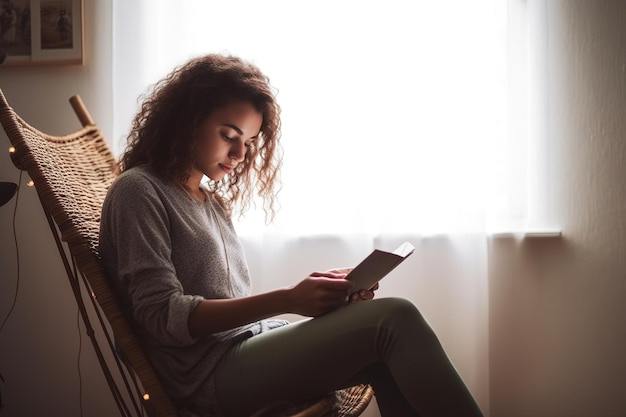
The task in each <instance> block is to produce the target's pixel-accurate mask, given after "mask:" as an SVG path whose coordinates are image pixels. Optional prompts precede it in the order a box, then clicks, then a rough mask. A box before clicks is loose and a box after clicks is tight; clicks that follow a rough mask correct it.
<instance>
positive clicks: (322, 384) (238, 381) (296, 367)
mask: <svg viewBox="0 0 626 417" xmlns="http://www.w3.org/2000/svg"><path fill="white" fill-rule="evenodd" d="M393 302H394V301H393V299H379V300H371V301H367V302H361V303H358V304H354V305H349V306H346V307H344V308H341V309H339V310H336V311H334V312H332V313H330V314H327V315H324V316H321V317H317V318H314V319H307V320H302V321H299V322H296V323H293V324H290V325H287V326H284V327H280V328H278V329H274V330H271V331H269V332H266V333H263V334H260V335H257V336H254V337H252V338H250V339H247V340H245V341H243V342H242V343H240V344H238V345H236V346H235V347H233V348H232V349H231V350H230V351H229V352H228V353H227V354H226V356H225V357H224V359H223V360H222V362H221V363H220V365H219V366H218V368H217V370H216V374H215V375H216V380H215V382H216V387H217V394H218V398H219V401H220V406H221V408H222V409H223V410H224V412H225V413H227V414H229V415H243V414H249V413H250V412H252V411H254V410H256V409H258V408H260V407H262V406H263V405H266V404H268V403H271V402H274V401H278V400H289V401H302V400H305V399H308V398H311V397H314V396H321V395H323V394H325V393H327V392H330V391H332V390H335V389H338V388H340V387H343V386H346V384H348V383H349V382H351V379H352V380H353V378H354V377H355V376H356V375H357V374H359V373H360V372H361V371H363V370H364V369H365V368H367V367H368V366H369V365H371V364H373V363H375V362H377V361H379V360H380V358H379V355H378V346H377V334H378V329H379V322H380V320H381V317H385V316H386V315H387V311H388V309H389V308H393V307H392V305H393ZM241 398H245V399H246V401H241Z"/></svg>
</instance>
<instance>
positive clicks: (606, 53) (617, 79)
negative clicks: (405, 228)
mask: <svg viewBox="0 0 626 417" xmlns="http://www.w3.org/2000/svg"><path fill="white" fill-rule="evenodd" d="M547 6H548V45H547V52H548V67H549V75H548V92H547V93H548V109H549V114H548V122H549V134H548V138H549V144H550V148H549V152H548V162H549V178H545V179H544V180H545V181H547V182H548V189H549V193H548V195H549V196H550V201H549V203H550V206H551V217H552V218H553V219H555V220H556V221H557V223H559V224H561V225H562V230H563V234H564V235H563V238H562V239H553V240H544V241H537V240H535V241H523V242H519V241H515V240H511V239H495V240H493V241H492V242H491V249H490V258H491V271H492V273H491V276H490V288H489V290H490V322H491V325H490V354H491V356H490V380H491V389H490V396H491V415H492V416H494V417H518V416H519V417H522V416H533V417H588V416H602V417H621V416H624V415H626V396H625V395H624V394H625V391H624V389H625V387H626V372H625V371H626V354H625V353H624V352H626V261H625V260H624V259H626V257H625V256H624V250H625V248H626V227H625V226H626V220H625V219H626V181H625V179H626V163H625V162H626V160H625V157H626V141H625V136H626V117H625V113H624V112H625V109H626V2H624V1H620V0H613V1H610V0H599V1H585V0H576V1H573V0H550V1H547Z"/></svg>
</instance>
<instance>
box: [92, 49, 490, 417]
mask: <svg viewBox="0 0 626 417" xmlns="http://www.w3.org/2000/svg"><path fill="white" fill-rule="evenodd" d="M279 115H280V108H279V106H278V104H277V103H276V101H275V97H274V94H273V92H272V89H271V87H270V84H269V81H268V79H267V78H266V77H265V76H264V75H263V74H262V73H261V72H260V71H259V70H258V69H257V68H256V67H255V66H253V65H251V64H249V63H246V62H244V61H242V60H240V59H238V58H236V57H229V56H221V55H208V56H203V57H199V58H196V59H193V60H191V61H189V62H188V63H186V64H185V65H183V66H182V67H180V68H177V69H176V70H174V71H173V72H172V73H171V74H169V76H167V77H166V78H165V79H163V80H162V81H160V82H159V83H157V84H156V85H155V86H154V87H153V90H152V91H151V94H150V95H148V96H147V98H146V99H145V101H144V102H143V105H142V107H141V110H140V111H139V113H138V114H137V116H136V117H135V119H134V121H133V126H132V130H131V133H130V135H129V145H128V148H127V149H126V151H125V153H124V154H123V156H122V157H121V159H120V169H121V175H120V176H119V178H118V179H117V180H116V181H115V183H114V184H113V185H112V186H111V189H110V191H109V193H108V195H107V198H106V201H105V204H104V207H103V211H102V223H101V235H100V251H101V254H102V259H103V262H104V266H105V269H106V271H107V275H108V276H109V277H110V279H111V280H112V282H113V285H114V287H115V288H116V291H117V292H118V293H119V296H120V299H121V300H122V304H123V307H124V308H125V309H126V310H127V311H128V313H129V315H130V316H131V317H132V321H133V323H134V324H135V327H136V331H137V332H138V334H139V337H140V340H141V341H142V343H143V345H144V348H145V350H146V351H147V353H148V355H149V358H150V360H151V362H152V364H153V366H154V367H155V369H156V371H157V373H158V374H159V377H160V379H161V381H162V383H163V385H164V387H165V389H166V390H167V391H168V393H169V395H170V396H171V397H172V398H173V399H174V401H175V403H176V404H177V406H178V407H179V408H180V409H181V410H185V411H188V412H195V413H198V414H202V415H225V416H245V415H250V414H252V413H253V412H254V411H256V410H258V409H260V408H262V407H264V406H266V405H267V404H270V403H273V402H276V401H281V400H285V401H304V400H308V399H310V398H315V397H319V396H322V395H324V394H325V393H328V392H331V391H333V390H336V389H339V388H342V387H346V386H350V385H354V384H357V383H370V384H372V386H373V387H374V390H375V393H376V398H377V402H378V405H379V408H380V410H381V414H382V415H383V416H395V417H397V416H403V415H406V416H418V415H419V416H422V417H427V416H461V415H462V416H465V417H472V416H481V415H482V414H481V412H480V410H479V409H478V407H477V405H476V403H475V402H474V400H473V398H472V397H471V395H470V394H469V392H468V391H467V389H466V387H465V386H464V384H463V383H462V381H461V379H460V378H459V376H458V374H457V373H456V371H455V369H454V367H453V366H452V365H451V364H450V362H449V360H448V358H447V357H446V354H445V352H444V351H443V349H442V347H441V345H440V344H439V342H438V340H437V338H436V336H435V335H434V334H433V332H432V330H431V329H430V327H429V326H428V324H427V323H426V322H425V320H424V319H423V318H422V317H421V315H420V314H419V312H418V310H417V309H416V308H415V306H414V305H413V304H411V303H410V302H408V301H407V300H404V299H400V298H386V299H380V300H372V298H373V296H374V293H373V291H359V292H355V293H352V292H351V287H352V284H351V283H350V282H349V281H347V280H345V279H344V277H345V273H346V272H347V271H346V270H335V271H330V272H314V273H312V274H310V275H309V276H308V277H305V278H304V279H302V280H301V281H299V282H298V283H297V284H295V285H293V286H291V287H288V288H280V289H277V290H274V291H270V292H266V293H262V294H256V295H250V276H249V274H248V269H247V266H246V261H245V258H244V253H243V250H242V247H241V244H240V242H239V240H238V238H237V236H236V234H235V231H234V228H233V225H232V223H231V213H233V212H234V211H239V212H242V211H244V210H245V209H246V208H248V207H249V204H250V200H251V198H252V197H253V195H255V194H256V195H259V196H260V197H261V198H262V199H263V201H264V207H265V209H266V213H267V214H268V216H269V217H270V218H271V217H272V216H273V214H274V201H275V189H276V188H277V182H278V171H279V167H280V162H281V155H280V152H279V136H280V118H279ZM203 178H208V182H207V183H205V182H203ZM282 313H297V314H301V315H304V316H308V317H313V318H312V319H308V320H302V321H299V322H296V323H294V324H287V323H286V322H285V321H282V320H275V319H272V318H271V317H273V316H276V315H278V314H282ZM242 399H245V400H242Z"/></svg>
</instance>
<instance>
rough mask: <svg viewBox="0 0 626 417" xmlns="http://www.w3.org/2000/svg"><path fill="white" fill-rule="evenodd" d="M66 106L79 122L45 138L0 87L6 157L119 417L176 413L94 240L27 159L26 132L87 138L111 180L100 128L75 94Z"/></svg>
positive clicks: (66, 139)
mask: <svg viewBox="0 0 626 417" xmlns="http://www.w3.org/2000/svg"><path fill="white" fill-rule="evenodd" d="M70 104H71V106H72V108H73V109H74V112H75V113H76V115H77V117H78V119H79V121H80V123H81V124H82V128H80V129H78V130H76V131H74V132H72V133H70V134H67V135H64V136H51V135H48V134H45V133H43V132H41V131H39V130H37V129H35V128H34V127H32V126H31V125H29V124H28V123H27V122H26V121H24V120H23V119H22V118H21V117H20V116H19V115H18V114H17V113H16V112H15V111H14V110H13V109H12V108H11V107H10V106H9V104H8V102H7V100H6V98H5V96H4V94H3V93H2V91H1V90H0V122H1V124H2V126H3V127H4V130H5V132H6V133H7V136H8V137H9V140H10V141H11V143H12V145H13V148H14V152H12V153H11V160H12V161H13V163H14V165H15V166H16V167H17V168H18V169H20V170H23V171H26V172H28V174H29V176H30V177H31V179H32V180H33V182H34V186H35V189H36V191H37V194H38V196H39V199H40V202H41V206H42V208H43V211H44V214H45V216H46V219H47V221H48V224H49V226H50V230H51V232H52V235H53V238H54V241H55V243H56V246H57V249H58V252H59V255H60V256H61V260H62V262H63V266H64V268H65V271H66V273H67V277H68V280H69V283H70V286H71V288H72V291H73V294H74V298H75V299H76V303H77V305H78V308H79V312H80V315H81V318H82V320H83V323H84V324H85V327H86V333H87V336H88V337H89V339H90V340H91V343H92V345H93V347H94V350H95V353H96V356H97V358H98V362H99V364H100V367H101V369H102V371H103V373H104V376H105V378H106V381H107V384H108V386H109V389H110V390H111V393H112V395H113V398H114V401H115V403H116V405H117V407H118V409H119V411H120V415H121V416H123V417H127V416H132V415H137V416H142V415H144V411H145V413H147V415H148V416H150V417H177V416H178V414H177V412H176V411H175V408H174V406H173V404H172V402H171V400H170V399H169V397H168V396H167V394H166V393H165V391H164V389H163V387H162V385H161V383H160V382H159V380H158V378H157V376H156V374H155V372H154V370H153V368H152V366H151V365H150V363H149V362H148V359H147V357H146V356H145V353H144V352H143V350H142V348H141V347H140V345H139V342H138V340H137V338H136V336H135V334H134V333H133V332H132V330H131V329H130V327H129V325H128V323H127V321H126V318H125V317H124V315H123V314H121V313H120V312H121V308H120V306H119V304H118V303H117V300H116V299H115V296H114V294H113V291H112V289H111V288H110V285H109V283H108V281H107V279H106V277H105V276H104V274H103V269H102V266H101V263H100V258H99V253H98V250H97V242H93V241H92V240H93V239H90V236H89V235H87V234H86V233H85V230H84V228H83V227H81V225H79V224H77V222H76V221H75V220H74V219H72V218H70V217H68V215H67V213H66V212H65V209H64V207H63V202H61V201H60V200H59V198H58V197H57V196H56V195H55V193H54V192H53V191H52V189H51V184H50V183H49V180H48V178H47V176H46V173H45V172H44V170H43V169H42V167H41V166H40V165H39V163H38V161H36V160H35V158H33V157H32V153H33V151H34V149H32V147H31V146H32V145H31V144H30V143H28V141H27V140H26V139H25V137H26V136H28V135H32V136H39V137H43V138H45V140H46V141H48V142H50V143H52V144H66V143H70V142H74V141H80V140H83V139H84V138H87V140H86V141H85V142H86V143H87V146H92V147H94V148H95V149H97V152H98V153H99V154H100V155H102V156H103V158H104V159H106V161H107V162H108V164H109V169H110V172H109V174H110V180H111V181H112V179H113V178H114V177H115V173H116V163H115V159H114V157H113V154H112V152H111V151H110V149H109V147H108V145H107V143H106V141H105V140H104V138H103V136H102V133H101V131H100V129H99V128H98V126H97V125H96V124H95V123H94V121H93V119H92V117H91V115H90V114H89V112H88V110H87V109H86V107H85V106H84V104H83V102H82V100H81V98H80V97H79V96H73V97H71V98H70ZM68 252H69V254H68ZM83 291H84V292H85V293H86V294H89V295H90V297H89V298H90V299H91V303H92V306H93V310H94V311H95V313H96V316H97V320H98V322H99V323H100V326H99V327H98V332H96V330H95V329H94V327H93V326H92V323H91V318H90V315H89V313H88V311H87V307H86V305H85V302H84V299H83ZM103 313H104V317H106V322H105V319H104V317H103ZM107 322H108V324H109V326H110V329H109V327H108V326H107ZM100 333H101V334H102V336H103V337H104V339H105V340H106V347H105V348H104V349H103V347H102V346H101V343H100V341H99V340H98V335H99V334H100ZM105 349H108V352H109V353H111V356H112V357H113V358H114V360H115V365H114V366H115V368H116V369H117V373H118V375H117V377H118V378H120V379H121V380H122V382H121V383H120V382H118V381H116V380H115V376H114V374H113V372H112V370H111V368H110V367H109V364H108V363H107V361H106V359H105V352H106V350H105ZM122 358H123V359H122ZM115 368H114V369H115ZM139 381H140V382H139ZM142 409H143V410H144V411H142Z"/></svg>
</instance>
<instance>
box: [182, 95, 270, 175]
mask: <svg viewBox="0 0 626 417" xmlns="http://www.w3.org/2000/svg"><path fill="white" fill-rule="evenodd" d="M262 123H263V116H262V115H261V113H259V112H258V111H257V110H256V109H255V108H254V107H253V106H252V105H251V104H250V103H247V102H235V103H231V104H228V105H226V106H224V107H221V108H219V109H217V110H215V111H214V112H213V113H211V115H209V117H207V118H206V120H205V121H204V122H202V123H201V124H200V126H199V127H198V132H197V136H196V146H195V148H194V154H193V170H194V171H197V173H198V174H200V173H201V174H204V175H206V176H207V177H209V178H210V179H212V180H213V181H219V180H221V179H222V178H223V177H224V175H226V174H229V173H231V172H232V171H233V170H234V169H235V167H236V166H237V165H238V164H239V163H241V162H242V161H243V160H244V158H245V155H246V151H247V150H248V146H250V144H251V143H252V142H254V141H255V140H256V139H257V137H258V135H259V132H260V130H261V124H262Z"/></svg>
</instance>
